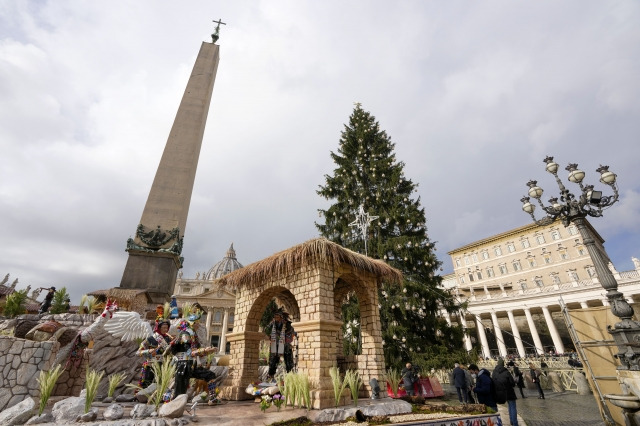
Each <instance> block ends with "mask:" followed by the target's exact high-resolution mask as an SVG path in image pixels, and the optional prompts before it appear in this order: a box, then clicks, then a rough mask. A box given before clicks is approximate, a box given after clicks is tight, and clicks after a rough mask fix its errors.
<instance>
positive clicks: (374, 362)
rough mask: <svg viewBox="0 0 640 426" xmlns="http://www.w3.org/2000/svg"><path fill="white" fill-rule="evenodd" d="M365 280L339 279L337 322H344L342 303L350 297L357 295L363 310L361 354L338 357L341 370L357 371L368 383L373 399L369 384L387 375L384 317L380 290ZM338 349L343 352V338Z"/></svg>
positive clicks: (348, 277)
mask: <svg viewBox="0 0 640 426" xmlns="http://www.w3.org/2000/svg"><path fill="white" fill-rule="evenodd" d="M365 284H366V283H365V282H363V280H362V278H360V277H358V276H357V275H354V274H351V273H350V274H343V275H341V276H339V277H338V278H337V279H336V283H335V287H334V312H335V315H336V319H337V320H340V321H341V322H342V302H343V301H344V298H345V297H346V296H347V294H349V293H351V292H354V293H355V295H356V297H357V298H358V304H359V307H360V337H361V340H360V342H361V343H360V345H361V348H360V349H361V352H360V354H356V355H350V356H347V357H344V356H341V355H342V352H340V353H339V354H338V356H337V359H338V364H339V365H340V364H341V365H340V367H341V369H344V370H346V369H356V370H358V371H359V372H360V377H361V378H362V381H363V383H365V387H364V394H365V396H370V391H371V389H370V387H369V380H370V379H372V378H376V379H380V378H381V374H382V373H383V372H384V355H383V353H382V352H381V350H380V351H378V350H377V349H378V347H379V348H380V349H381V347H382V346H381V342H382V331H381V327H380V313H379V309H378V289H377V286H375V287H371V286H367V285H365ZM337 338H338V340H339V342H338V345H339V346H338V347H339V348H342V336H341V335H338V336H337Z"/></svg>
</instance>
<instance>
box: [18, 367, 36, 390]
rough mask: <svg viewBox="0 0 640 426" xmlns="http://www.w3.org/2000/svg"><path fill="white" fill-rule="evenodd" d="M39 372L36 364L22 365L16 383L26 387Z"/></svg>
mask: <svg viewBox="0 0 640 426" xmlns="http://www.w3.org/2000/svg"><path fill="white" fill-rule="evenodd" d="M37 372H38V367H37V366H36V365H34V364H22V365H21V366H20V367H19V368H18V377H17V380H16V383H17V384H19V385H26V384H27V383H29V380H31V379H32V378H33V376H35V375H36V373H37Z"/></svg>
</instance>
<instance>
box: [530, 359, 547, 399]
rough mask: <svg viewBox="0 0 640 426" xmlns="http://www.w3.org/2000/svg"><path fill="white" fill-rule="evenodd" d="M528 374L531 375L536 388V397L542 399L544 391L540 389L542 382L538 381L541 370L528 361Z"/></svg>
mask: <svg viewBox="0 0 640 426" xmlns="http://www.w3.org/2000/svg"><path fill="white" fill-rule="evenodd" d="M529 375H530V376H531V381H532V382H533V383H535V384H536V387H537V388H538V398H539V399H544V392H543V391H542V383H540V376H541V375H542V372H541V371H540V370H539V369H537V368H536V366H535V365H534V364H533V363H532V362H530V363H529Z"/></svg>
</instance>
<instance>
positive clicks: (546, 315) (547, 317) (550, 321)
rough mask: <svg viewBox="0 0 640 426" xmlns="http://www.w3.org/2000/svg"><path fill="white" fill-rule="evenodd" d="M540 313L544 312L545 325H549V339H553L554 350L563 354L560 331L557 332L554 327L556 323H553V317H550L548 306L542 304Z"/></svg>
mask: <svg viewBox="0 0 640 426" xmlns="http://www.w3.org/2000/svg"><path fill="white" fill-rule="evenodd" d="M542 313H543V314H544V319H545V320H546V321H547V327H549V332H550V333H551V340H553V346H555V348H556V352H557V353H559V354H563V353H564V345H563V344H562V339H561V338H560V333H558V329H557V328H556V325H555V324H554V323H553V318H552V317H551V312H549V308H548V307H547V306H543V307H542Z"/></svg>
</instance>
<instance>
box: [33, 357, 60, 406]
mask: <svg viewBox="0 0 640 426" xmlns="http://www.w3.org/2000/svg"><path fill="white" fill-rule="evenodd" d="M63 371H64V370H63V369H62V366H61V365H60V364H58V365H56V368H54V369H53V370H49V371H44V370H40V377H38V379H37V380H38V385H39V388H40V405H39V407H38V415H41V414H42V412H43V411H44V407H46V406H47V401H48V400H49V397H50V396H51V392H53V388H54V386H55V385H56V382H57V381H58V378H59V377H60V375H61V374H62V372H63Z"/></svg>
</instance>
